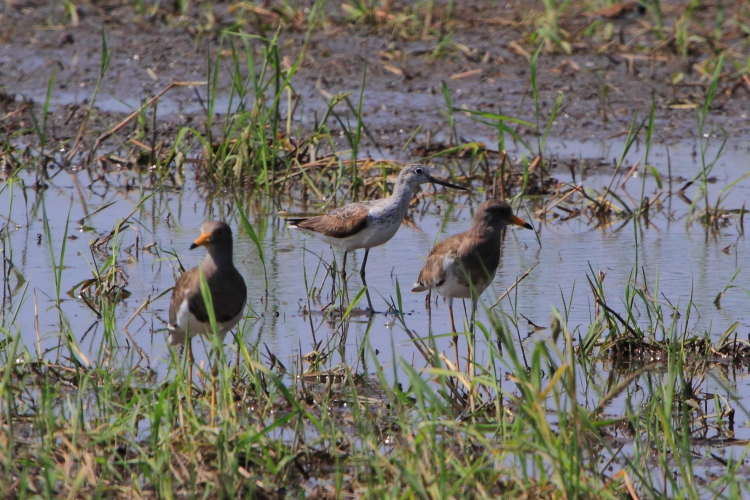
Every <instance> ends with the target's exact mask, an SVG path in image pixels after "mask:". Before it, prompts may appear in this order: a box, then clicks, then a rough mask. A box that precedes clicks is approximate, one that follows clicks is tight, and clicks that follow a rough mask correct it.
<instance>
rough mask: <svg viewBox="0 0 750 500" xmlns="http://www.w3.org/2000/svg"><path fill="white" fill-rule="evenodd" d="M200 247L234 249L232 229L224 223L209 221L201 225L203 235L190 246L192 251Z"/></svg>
mask: <svg viewBox="0 0 750 500" xmlns="http://www.w3.org/2000/svg"><path fill="white" fill-rule="evenodd" d="M198 247H206V248H208V249H211V248H221V249H229V250H231V249H232V228H230V227H229V224H227V223H226V222H222V221H208V222H204V223H203V224H201V235H200V236H198V238H197V239H196V240H195V241H194V242H193V244H192V245H190V250H192V249H193V248H198Z"/></svg>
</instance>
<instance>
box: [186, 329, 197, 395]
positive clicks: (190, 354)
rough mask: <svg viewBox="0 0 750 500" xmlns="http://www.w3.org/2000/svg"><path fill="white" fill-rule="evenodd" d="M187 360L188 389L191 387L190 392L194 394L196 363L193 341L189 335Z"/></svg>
mask: <svg viewBox="0 0 750 500" xmlns="http://www.w3.org/2000/svg"><path fill="white" fill-rule="evenodd" d="M186 349H187V360H188V387H190V389H189V390H190V392H193V363H194V362H195V358H194V357H193V339H191V338H190V335H189V334H188V335H187V347H186Z"/></svg>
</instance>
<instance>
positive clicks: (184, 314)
mask: <svg viewBox="0 0 750 500" xmlns="http://www.w3.org/2000/svg"><path fill="white" fill-rule="evenodd" d="M243 311H244V307H243V308H242V309H241V310H240V312H239V313H238V314H237V315H236V316H235V317H234V318H232V319H230V320H229V321H225V322H223V323H218V324H217V325H216V326H217V327H218V329H219V338H221V339H222V340H224V336H225V335H226V334H227V332H228V331H229V330H231V329H232V328H234V327H235V326H236V325H237V323H239V322H240V319H242V312H243ZM176 323H177V324H176V325H171V324H170V325H168V326H167V328H168V329H169V343H170V344H172V345H177V344H183V343H184V342H185V334H186V333H187V332H190V338H193V337H195V336H196V335H209V334H211V333H212V330H211V323H210V322H207V323H203V322H202V321H199V320H198V318H196V317H195V316H194V315H193V313H191V312H190V309H189V308H188V301H187V300H183V301H182V304H180V308H179V309H178V310H177V321H176Z"/></svg>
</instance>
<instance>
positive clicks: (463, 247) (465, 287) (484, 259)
mask: <svg viewBox="0 0 750 500" xmlns="http://www.w3.org/2000/svg"><path fill="white" fill-rule="evenodd" d="M509 224H515V225H517V226H521V227H525V228H526V229H533V227H532V226H531V225H530V224H528V223H527V222H524V221H523V220H522V219H520V218H519V217H517V216H515V215H513V210H512V209H511V207H510V205H508V204H507V203H506V202H504V201H500V200H487V201H485V202H484V203H482V204H481V205H479V207H478V208H477V211H476V213H475V214H474V221H473V223H472V227H471V229H470V230H468V231H465V232H463V233H460V234H456V235H454V236H451V237H449V238H446V239H445V240H443V241H441V242H440V243H438V244H437V245H436V246H435V248H433V249H432V252H430V255H429V257H427V260H426V261H425V263H424V266H422V271H421V272H420V273H419V278H417V282H416V283H415V284H414V287H413V288H412V289H411V291H412V292H424V291H425V290H435V291H436V292H437V293H438V294H440V295H442V296H443V297H445V298H446V299H448V312H449V314H450V320H451V329H452V331H453V334H454V335H453V344H454V348H455V349H456V362H457V363H458V347H457V344H458V337H457V335H456V324H455V322H454V319H453V299H454V298H458V299H471V328H472V331H473V328H474V316H475V313H476V309H477V301H478V299H479V296H480V295H481V294H482V292H484V291H485V290H486V289H487V287H488V286H489V285H490V283H492V280H493V279H494V277H495V271H497V267H498V265H499V264H500V244H501V240H500V238H501V233H502V231H503V230H504V229H505V228H506V226H508V225H509Z"/></svg>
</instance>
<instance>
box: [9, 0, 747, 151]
mask: <svg viewBox="0 0 750 500" xmlns="http://www.w3.org/2000/svg"><path fill="white" fill-rule="evenodd" d="M340 7H341V6H340V5H338V4H333V5H329V6H327V11H326V16H325V18H324V19H325V22H321V23H319V26H316V27H315V28H313V29H312V30H311V34H310V39H309V43H307V44H305V39H306V36H307V35H306V33H305V31H304V29H303V26H297V27H295V25H294V23H293V22H292V23H290V22H287V23H286V24H284V23H281V24H282V25H283V26H282V29H281V30H280V39H281V41H280V42H279V46H280V47H281V50H280V58H281V60H280V64H281V65H282V67H287V68H288V67H290V66H291V65H292V64H294V62H295V60H296V58H297V57H298V56H299V55H300V52H301V51H302V50H303V47H304V50H305V56H304V58H303V59H302V64H301V67H300V69H299V71H298V72H297V74H296V75H295V76H294V78H293V79H292V82H291V83H292V86H293V88H294V91H295V92H296V94H297V95H296V96H295V97H296V98H297V101H295V114H294V118H295V120H299V123H301V124H302V126H303V127H305V126H307V125H310V124H311V123H313V122H315V120H316V119H319V118H320V116H321V115H322V114H323V113H324V112H325V110H326V108H327V103H328V101H329V100H330V99H331V98H332V96H334V95H336V94H338V93H352V95H351V96H350V99H351V100H352V101H353V102H354V103H355V104H356V101H357V99H358V96H359V91H360V89H361V86H362V82H363V76H364V95H363V100H362V118H363V121H364V124H365V126H366V127H367V128H368V129H369V131H370V132H371V134H372V136H373V138H374V139H375V141H376V142H377V146H379V147H380V148H381V150H380V152H382V154H383V155H390V154H395V152H397V151H398V150H400V149H401V148H402V147H403V146H404V144H406V143H407V141H408V140H409V138H410V137H412V135H413V134H414V133H415V132H417V135H416V136H415V138H417V139H422V140H424V139H425V136H426V134H429V137H431V138H437V139H438V140H448V139H450V130H449V125H448V121H447V120H446V117H445V109H446V102H445V96H444V95H443V92H442V90H441V85H442V82H444V83H445V85H446V86H447V88H448V89H449V91H450V97H451V99H452V104H453V106H455V107H457V108H467V109H472V110H480V111H487V112H493V113H501V114H503V115H508V116H512V117H515V118H520V119H523V120H527V121H531V122H534V121H535V116H534V102H533V98H532V91H531V87H530V85H529V82H530V74H529V73H530V64H529V57H530V56H531V53H532V52H533V50H534V46H533V45H532V44H530V43H528V37H527V36H526V33H525V32H524V24H523V20H524V17H523V12H520V11H519V7H518V5H515V4H507V5H505V6H501V7H500V8H499V9H498V8H497V7H495V6H493V5H490V2H475V3H474V4H472V5H469V6H467V7H463V8H461V9H456V10H455V11H454V12H452V14H451V17H450V22H448V21H445V22H444V23H443V24H442V25H441V24H439V23H437V22H436V24H435V25H434V28H435V29H432V30H427V31H426V34H421V35H419V36H411V37H408V36H406V35H405V34H404V33H403V32H400V31H398V30H397V29H395V28H394V29H391V30H390V31H388V29H387V26H385V27H382V26H381V27H380V28H378V27H372V26H362V25H361V24H355V23H347V22H346V21H345V18H344V16H343V15H342V14H341V12H342V11H341V8H340ZM310 8H311V7H310V6H304V5H303V6H301V7H300V11H299V16H298V17H299V18H300V19H305V18H304V17H303V16H304V15H306V14H305V13H306V12H309V9H310ZM680 8H682V6H681V5H680V4H679V3H678V4H677V5H675V6H673V9H672V10H669V9H667V8H666V7H665V13H666V14H665V15H667V18H668V19H667V21H668V22H669V21H670V19H669V14H670V13H673V14H674V17H675V19H676V18H677V14H679V13H680V12H681V11H680V10H679V9H680ZM240 11H242V9H239V8H238V7H237V6H233V5H231V4H227V3H218V4H214V5H212V6H211V9H210V10H207V9H206V8H203V9H199V8H198V7H192V8H191V9H189V10H188V11H187V12H186V13H184V14H181V13H179V12H177V11H175V10H174V9H171V7H166V6H165V7H160V8H156V7H153V6H152V9H150V10H148V11H147V12H146V13H143V12H139V11H138V9H136V8H135V7H134V6H133V5H130V4H123V3H119V2H111V3H109V4H105V5H93V4H81V5H79V6H77V7H76V9H75V15H74V16H71V15H70V13H69V12H68V13H66V12H65V11H62V10H61V9H57V10H56V9H51V10H50V9H49V7H48V6H47V5H46V4H44V3H42V2H13V3H6V4H4V5H3V7H2V9H1V10H0V13H1V16H2V17H0V25H2V29H0V32H2V33H3V35H2V46H1V47H0V90H1V91H2V93H3V94H4V99H3V102H2V106H3V107H2V112H3V114H5V113H9V112H12V111H13V110H14V109H18V107H19V106H20V103H22V102H28V101H33V102H34V103H36V106H37V111H36V112H37V115H38V114H39V113H40V112H41V109H40V108H41V103H43V102H44V100H45V97H46V94H47V88H48V85H49V82H50V79H51V78H53V75H54V81H53V84H52V89H51V92H50V100H51V107H50V109H51V111H52V114H51V116H50V117H49V128H50V135H51V136H52V137H51V138H52V139H54V140H57V141H63V140H66V139H71V138H74V137H75V136H76V134H77V133H78V131H79V129H80V124H81V123H82V120H83V117H84V115H85V110H86V105H87V104H88V102H89V100H90V99H91V98H92V95H93V92H94V88H95V86H96V83H97V81H98V79H99V75H100V68H101V65H102V58H101V55H102V35H104V38H105V39H106V44H107V47H108V48H109V50H110V51H111V57H110V60H109V64H108V67H107V69H106V72H105V74H104V78H103V80H102V84H101V89H100V91H99V94H98V96H97V98H96V102H95V113H94V119H92V120H90V122H89V124H88V125H87V127H88V130H89V133H90V135H91V136H95V135H98V133H101V132H102V131H105V130H107V128H108V127H112V126H114V125H115V124H116V123H118V122H119V120H121V119H122V118H123V117H125V116H126V115H127V114H129V113H130V112H132V111H134V110H136V109H137V108H138V107H139V106H140V105H141V104H142V103H143V102H145V101H146V100H147V99H149V98H150V97H151V96H153V95H156V94H157V93H159V92H160V91H162V90H163V89H164V88H165V87H166V86H167V85H169V83H171V82H176V81H181V82H185V81H191V82H192V81H195V82H205V81H206V80H207V79H208V77H209V69H208V68H209V64H213V63H214V62H215V58H216V57H220V58H221V61H222V65H221V69H220V74H219V78H218V81H217V92H216V101H215V108H214V110H215V113H217V114H218V116H219V117H222V116H224V115H225V114H226V112H227V110H232V107H231V104H230V103H229V101H228V95H229V91H230V88H231V85H232V81H231V70H232V68H231V64H232V61H231V57H230V54H231V51H230V44H229V42H228V40H229V39H231V40H232V42H234V44H235V47H237V48H241V41H240V40H239V38H238V37H236V36H235V37H228V38H223V37H222V32H223V30H227V29H230V28H233V27H239V28H241V29H242V30H243V31H244V32H247V33H253V34H261V35H266V36H273V33H274V30H273V29H271V28H273V24H272V21H273V20H274V19H276V21H278V18H279V16H280V15H279V14H274V12H275V11H274V10H273V9H265V10H264V9H260V7H258V8H257V9H256V11H254V12H252V13H251V14H252V15H250V14H248V13H244V15H243V14H242V13H241V12H240ZM264 13H267V14H268V15H267V16H265V17H264ZM438 13H439V12H438ZM273 15H275V16H276V17H273ZM435 15H436V16H437V13H436V14H435ZM704 15H708V14H704ZM599 18H601V16H599ZM592 19H593V20H596V19H598V18H597V17H596V16H593V17H592V16H588V17H586V16H584V17H582V18H581V20H577V19H575V18H572V19H571V18H570V16H568V18H563V19H561V23H563V22H566V23H567V24H568V25H570V26H576V25H577V24H580V23H584V25H585V22H588V23H591V20H592ZM675 19H671V22H674V21H675ZM647 20H648V17H647V14H645V13H643V14H639V13H637V12H635V13H630V14H629V15H628V16H624V17H622V18H614V19H608V20H607V22H609V23H610V24H612V25H613V26H614V28H615V29H616V30H617V33H619V34H618V37H616V39H615V40H614V41H612V42H609V43H608V44H604V43H603V42H602V44H601V45H598V44H597V43H596V39H585V40H582V41H580V42H577V43H575V44H574V45H572V46H571V53H570V54H567V53H565V52H564V51H561V50H557V51H555V50H550V51H545V52H543V53H542V54H541V55H540V56H539V62H538V76H537V78H538V88H539V105H540V114H541V117H540V120H541V121H542V122H543V123H544V122H546V119H547V115H548V114H549V113H550V111H551V109H552V107H553V105H554V102H555V99H556V98H557V96H558V94H559V93H561V94H562V96H563V97H562V99H563V100H562V107H561V109H560V112H559V114H558V116H557V119H556V121H555V124H554V125H553V127H552V129H551V137H554V138H558V139H560V140H563V141H564V140H566V139H575V140H577V141H581V140H587V139H598V140H602V139H607V138H610V137H612V136H617V135H619V134H623V133H625V132H626V131H627V130H628V128H629V127H630V124H631V120H632V118H633V112H634V111H637V112H638V115H639V116H640V117H645V116H647V114H648V112H649V109H650V107H651V103H652V97H653V100H654V103H655V107H656V118H657V121H656V123H657V131H656V134H655V135H656V140H657V141H665V142H670V141H677V140H682V139H691V138H695V137H696V133H697V132H696V130H697V127H696V119H695V114H696V112H695V108H696V106H701V105H702V102H703V98H704V94H705V91H706V89H707V87H708V80H707V78H706V76H707V74H706V73H704V74H700V73H697V72H696V68H698V69H700V66H699V64H698V63H699V62H700V61H701V60H702V58H703V59H705V57H707V56H705V55H701V54H696V55H689V56H687V57H682V56H680V55H673V54H670V49H669V47H668V46H666V45H665V46H664V47H663V48H662V49H661V50H650V51H649V50H645V49H643V45H644V40H645V39H647V37H648V34H646V35H644V33H643V32H644V29H645V28H644V27H643V25H644V23H646V21H647ZM279 22H280V21H279ZM277 24H279V23H277ZM295 28H296V29H295ZM731 36H734V35H733V32H730V33H728V34H727V37H731ZM222 39H223V40H224V41H223V43H222V42H221V40H222ZM524 42H526V43H524ZM248 43H249V45H250V46H251V47H252V48H253V51H254V53H255V54H256V55H260V54H261V51H262V47H263V45H262V43H261V42H260V41H259V40H258V39H249V41H248ZM211 68H213V66H211ZM245 73H246V72H245ZM675 75H682V76H681V77H680V78H677V77H676V76H675ZM728 76H729V75H728ZM676 80H677V81H676ZM673 82H674V83H673ZM748 85H749V84H747V83H745V82H743V81H742V80H741V79H740V80H736V79H735V80H732V79H729V77H727V79H726V80H725V81H724V80H723V81H722V82H721V84H720V85H719V88H718V90H717V95H716V98H715V100H714V102H713V105H712V108H711V112H710V118H709V120H708V125H709V126H710V127H716V128H721V129H724V130H726V131H727V133H728V134H729V135H730V136H732V137H740V136H743V135H746V134H748V132H749V129H750V121H749V120H748V116H747V111H746V110H747V109H750V102H749V101H750V99H749V96H750V93H749V87H748ZM206 92H207V91H206V87H204V86H199V87H195V88H194V87H181V88H175V89H171V90H170V91H168V92H167V93H165V94H164V95H163V96H162V97H161V98H160V99H159V100H158V104H157V107H156V112H157V124H156V128H157V130H158V132H159V133H160V134H162V136H163V138H164V140H166V141H169V138H170V136H172V135H174V134H175V133H176V131H177V130H178V128H179V127H180V126H183V125H187V126H200V124H201V123H202V122H203V121H204V119H205V113H206V106H207V98H206ZM336 109H337V111H338V112H339V113H340V115H341V116H342V117H345V118H346V117H349V118H352V117H353V114H352V113H351V112H350V111H348V110H347V109H346V106H345V105H344V104H340V105H339V106H338V107H337V108H336ZM316 117H317V118H316ZM329 122H330V123H329V126H330V127H331V128H332V131H333V132H334V135H335V133H336V132H337V129H340V126H339V124H338V123H337V122H336V120H333V119H329ZM32 125H33V122H32V120H31V119H30V117H29V115H28V114H27V113H19V114H16V115H14V116H12V117H10V118H7V119H6V120H4V123H0V127H3V128H4V129H5V130H7V131H9V132H11V133H12V132H17V131H19V130H23V129H31V128H32ZM132 128H133V127H130V128H126V129H125V132H127V131H128V130H132ZM338 131H340V130H338ZM518 131H519V132H520V133H521V134H524V133H526V134H528V133H529V132H532V130H530V129H529V128H528V127H519V129H518ZM457 132H458V135H459V138H460V139H463V140H466V141H470V140H477V139H480V140H482V139H484V140H488V141H494V138H495V135H494V131H493V130H492V128H490V127H488V126H486V125H482V124H477V123H476V122H475V121H472V120H470V119H468V118H467V117H465V116H461V115H458V116H457ZM29 140H31V138H30V139H29ZM488 145H490V146H491V144H488ZM375 146H376V145H374V144H372V143H369V144H368V147H369V148H370V149H369V150H368V152H369V153H370V154H373V155H376V156H378V155H379V153H378V151H377V150H373V148H374V147H375Z"/></svg>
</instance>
